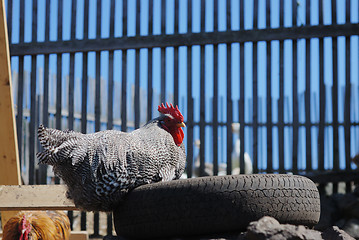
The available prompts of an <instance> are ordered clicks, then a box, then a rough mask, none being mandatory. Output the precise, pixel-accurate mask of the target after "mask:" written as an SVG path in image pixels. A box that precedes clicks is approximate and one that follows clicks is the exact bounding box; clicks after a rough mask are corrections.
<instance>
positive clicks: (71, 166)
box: [37, 104, 186, 211]
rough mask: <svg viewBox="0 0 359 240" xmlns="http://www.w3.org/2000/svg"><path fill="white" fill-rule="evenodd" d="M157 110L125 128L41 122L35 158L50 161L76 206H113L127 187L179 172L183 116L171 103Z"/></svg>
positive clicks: (182, 154)
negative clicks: (77, 128)
mask: <svg viewBox="0 0 359 240" xmlns="http://www.w3.org/2000/svg"><path fill="white" fill-rule="evenodd" d="M158 111H159V112H160V113H161V115H160V116H159V117H158V118H155V119H153V120H151V121H149V122H148V123H147V124H145V125H144V126H143V127H141V128H139V129H137V130H135V131H133V132H130V133H125V132H121V131H117V130H106V131H100V132H96V133H92V134H82V133H78V132H74V131H69V130H66V131H60V130H56V129H51V128H45V127H44V126H42V125H41V126H40V127H39V129H38V138H39V141H40V143H41V145H42V146H43V148H44V150H43V152H39V153H38V154H37V156H38V158H39V162H40V163H44V164H48V165H52V166H53V170H54V172H55V174H56V175H57V176H59V177H60V178H62V179H63V181H64V182H65V184H66V185H67V187H68V191H67V197H68V198H70V199H72V200H73V201H74V203H75V205H76V206H77V207H78V208H81V209H83V210H86V211H113V210H114V208H115V207H116V206H117V205H118V204H119V203H120V202H121V201H122V200H123V198H124V196H126V194H127V193H128V192H129V191H130V190H132V189H133V188H135V187H138V186H140V185H143V184H148V183H153V182H159V181H170V180H174V179H178V178H180V177H181V175H182V173H183V171H184V168H185V163H186V154H185V147H184V144H183V143H182V141H183V138H184V133H183V130H182V127H185V124H184V123H183V121H184V118H183V116H182V114H181V112H180V111H179V109H178V106H176V107H173V105H172V104H171V105H168V104H166V106H165V105H164V104H162V105H159V106H158Z"/></svg>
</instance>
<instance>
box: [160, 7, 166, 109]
mask: <svg viewBox="0 0 359 240" xmlns="http://www.w3.org/2000/svg"><path fill="white" fill-rule="evenodd" d="M161 35H162V36H164V35H166V1H165V0H162V1H161ZM166 99H167V98H166V48H165V47H162V48H161V102H162V103H164V102H166Z"/></svg>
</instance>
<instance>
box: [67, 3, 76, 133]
mask: <svg viewBox="0 0 359 240" xmlns="http://www.w3.org/2000/svg"><path fill="white" fill-rule="evenodd" d="M76 5H77V0H72V7H71V39H75V37H76ZM74 88H75V53H70V76H69V93H68V94H69V96H68V101H69V106H68V111H69V116H68V119H67V121H68V126H67V128H68V129H71V130H72V129H74Z"/></svg>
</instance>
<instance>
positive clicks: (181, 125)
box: [177, 122, 186, 128]
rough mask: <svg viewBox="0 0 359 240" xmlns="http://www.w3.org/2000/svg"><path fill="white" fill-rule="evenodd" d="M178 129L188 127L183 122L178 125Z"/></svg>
mask: <svg viewBox="0 0 359 240" xmlns="http://www.w3.org/2000/svg"><path fill="white" fill-rule="evenodd" d="M177 127H179V128H180V127H186V124H184V122H181V123H178V124H177Z"/></svg>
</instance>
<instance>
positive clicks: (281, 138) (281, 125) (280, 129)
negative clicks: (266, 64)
mask: <svg viewBox="0 0 359 240" xmlns="http://www.w3.org/2000/svg"><path fill="white" fill-rule="evenodd" d="M279 27H280V28H281V27H284V1H283V0H280V2H279ZM284 111H285V110H284V41H283V40H280V41H279V101H278V124H279V127H278V148H279V149H278V150H279V172H280V173H284V172H285V169H284V144H285V143H284V114H283V112H284Z"/></svg>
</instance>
